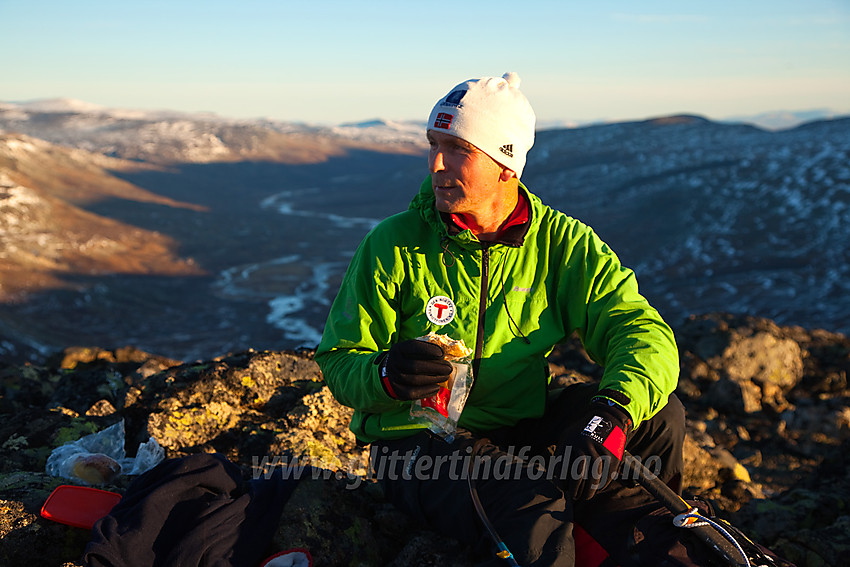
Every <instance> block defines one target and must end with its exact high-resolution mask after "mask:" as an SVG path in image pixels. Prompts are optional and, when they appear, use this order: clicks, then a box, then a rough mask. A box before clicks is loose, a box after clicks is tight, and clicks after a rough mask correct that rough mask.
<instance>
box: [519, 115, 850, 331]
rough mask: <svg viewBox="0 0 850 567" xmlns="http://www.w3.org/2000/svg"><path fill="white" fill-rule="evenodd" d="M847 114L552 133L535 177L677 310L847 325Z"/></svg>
mask: <svg viewBox="0 0 850 567" xmlns="http://www.w3.org/2000/svg"><path fill="white" fill-rule="evenodd" d="M848 164H850V119H841V120H834V121H824V122H818V123H813V124H809V125H805V126H801V127H798V128H795V129H792V130H786V131H782V132H765V131H762V130H758V129H756V128H752V127H748V126H742V125H738V126H730V125H721V124H715V123H711V122H708V121H705V120H703V119H699V118H695V117H678V118H669V119H665V120H655V121H649V122H642V123H625V124H612V125H607V126H599V127H593V128H587V129H582V130H566V131H565V130H561V131H552V132H544V133H541V135H540V136H539V137H538V141H537V145H536V146H535V149H534V150H533V152H532V155H531V156H530V159H529V165H528V166H527V168H526V170H527V171H528V172H529V174H528V175H527V176H526V179H525V181H526V182H527V183H528V184H529V185H530V186H531V187H533V188H534V190H535V191H537V192H538V193H539V194H541V195H542V196H543V197H544V198H545V199H546V200H547V201H548V202H549V203H550V204H552V205H553V206H555V207H556V208H561V209H563V210H566V211H568V212H569V213H570V214H572V215H573V216H575V217H577V218H579V219H582V220H584V221H586V222H587V223H588V224H590V225H591V226H593V227H594V228H595V229H596V230H597V231H598V232H599V233H600V234H601V235H602V237H603V238H604V239H605V240H607V241H608V242H609V243H610V244H611V245H612V247H613V248H614V249H615V250H616V251H617V252H618V253H619V255H620V256H621V259H622V260H623V262H624V263H626V264H627V265H629V266H631V267H633V268H634V269H635V270H636V272H637V274H638V276H639V281H640V282H641V284H642V287H643V288H644V290H645V291H646V292H647V294H648V295H650V296H652V297H653V298H654V299H655V302H656V303H658V304H660V306H663V309H662V311H667V312H669V314H670V315H671V316H673V317H675V318H678V317H683V316H686V315H687V314H689V313H692V312H705V311H710V310H729V311H737V312H748V313H756V314H760V315H764V316H767V317H772V318H775V319H777V320H779V321H782V322H786V323H795V322H796V323H800V324H808V325H814V326H824V327H827V328H833V329H838V330H842V331H844V332H848V331H850V165H848Z"/></svg>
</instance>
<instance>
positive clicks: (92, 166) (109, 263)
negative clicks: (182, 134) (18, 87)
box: [0, 135, 203, 301]
mask: <svg viewBox="0 0 850 567" xmlns="http://www.w3.org/2000/svg"><path fill="white" fill-rule="evenodd" d="M104 162H105V163H109V164H110V165H112V166H113V167H115V168H118V167H119V166H122V165H123V166H124V167H125V168H130V167H135V166H132V164H126V163H124V164H122V163H121V162H119V160H115V159H109V158H104V157H103V156H99V155H97V154H88V153H87V152H85V151H82V150H69V149H66V148H60V147H57V146H53V145H51V144H49V143H47V142H44V141H43V140H37V139H34V138H29V137H27V136H21V135H0V238H2V243H3V246H2V250H0V260H2V262H1V263H0V301H8V300H10V299H20V298H21V297H22V296H26V294H27V293H29V292H32V291H38V290H41V289H45V288H53V287H62V286H63V285H65V284H63V283H62V282H61V279H62V275H63V274H87V275H92V274H113V273H140V274H172V275H176V274H199V273H201V271H200V270H199V269H198V267H197V266H195V265H194V264H193V262H192V261H191V260H188V259H182V258H179V257H178V256H177V255H176V254H175V250H176V243H174V242H173V241H172V240H170V239H169V238H168V237H166V236H165V235H162V234H158V233H154V232H151V231H147V230H143V229H140V228H138V227H134V226H128V225H126V224H123V223H120V222H117V221H115V220H113V219H109V218H105V217H102V216H99V215H96V214H93V213H91V212H89V211H86V210H84V209H82V208H80V207H79V206H78V205H81V204H90V203H94V202H98V201H101V200H108V199H121V200H129V201H133V202H136V203H147V204H155V205H159V206H166V207H177V208H184V209H189V210H193V211H202V210H203V208H202V207H198V206H197V205H193V204H191V203H182V202H178V201H175V200H173V199H169V198H167V197H162V196H159V195H156V194H153V193H150V192H147V191H144V190H143V189H140V188H138V187H135V186H133V185H132V184H130V183H127V182H126V181H123V180H121V179H119V178H117V177H114V176H113V175H112V174H111V173H110V172H108V171H107V170H105V169H104V168H103V167H101V166H100V165H98V164H102V163H104Z"/></svg>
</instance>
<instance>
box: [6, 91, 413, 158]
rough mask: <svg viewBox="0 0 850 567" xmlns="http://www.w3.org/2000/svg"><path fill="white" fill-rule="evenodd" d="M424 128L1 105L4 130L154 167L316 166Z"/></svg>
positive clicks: (401, 146) (69, 105)
mask: <svg viewBox="0 0 850 567" xmlns="http://www.w3.org/2000/svg"><path fill="white" fill-rule="evenodd" d="M423 131H424V128H423V127H422V126H421V125H415V124H414V125H411V124H402V123H388V122H379V123H373V124H365V125H356V124H354V125H348V126H340V127H336V128H324V127H314V126H309V125H304V124H290V123H283V122H274V121H244V120H231V119H226V118H222V117H219V116H215V115H212V114H208V113H198V114H191V113H178V112H168V111H137V110H121V109H110V108H103V107H99V106H97V105H92V104H89V103H85V102H81V101H75V100H69V99H54V100H46V101H36V102H31V103H26V104H11V103H5V104H3V105H0V133H3V132H8V133H23V134H27V135H29V136H33V137H36V138H40V139H43V140H47V141H49V142H52V143H54V144H60V145H64V146H68V147H73V148H81V149H85V150H88V151H91V152H98V153H102V154H105V155H112V156H116V157H120V158H124V159H131V160H140V161H145V162H149V163H166V164H167V163H212V162H236V161H248V160H251V161H259V160H264V161H274V162H279V163H316V162H321V161H324V160H326V159H328V158H329V157H330V156H335V155H342V154H343V153H344V152H346V151H348V150H350V149H357V148H369V149H379V150H385V151H395V152H416V151H419V150H421V149H422V148H423V147H424V137H423V136H424V134H422V132H423Z"/></svg>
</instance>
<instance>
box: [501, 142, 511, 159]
mask: <svg viewBox="0 0 850 567" xmlns="http://www.w3.org/2000/svg"><path fill="white" fill-rule="evenodd" d="M499 151H500V152H502V153H503V154H505V155H506V156H508V157H514V145H513V144H505V145H504V146H502V147H501V148H499Z"/></svg>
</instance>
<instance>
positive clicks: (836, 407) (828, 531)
mask: <svg viewBox="0 0 850 567" xmlns="http://www.w3.org/2000/svg"><path fill="white" fill-rule="evenodd" d="M677 337H678V338H679V344H680V355H681V360H682V374H681V379H680V387H679V389H678V393H679V396H680V397H681V398H682V399H683V401H684V403H685V406H686V409H687V412H688V424H687V436H686V441H685V475H684V491H685V493H686V494H688V495H699V496H702V497H706V498H711V499H713V500H714V501H715V502H717V504H718V505H719V507H720V511H721V515H723V516H726V517H730V518H731V519H732V520H733V521H734V523H735V524H736V525H737V526H739V527H740V528H742V529H743V530H744V532H745V533H751V534H753V535H755V536H756V538H757V539H758V541H760V542H761V543H763V544H765V545H767V546H768V547H771V548H776V549H778V550H780V551H781V552H782V553H786V554H787V555H788V556H789V557H792V558H797V559H798V561H799V563H798V564H799V565H801V566H802V565H809V564H811V565H815V564H838V563H840V561H841V559H842V558H843V557H846V555H842V552H843V551H846V544H847V542H846V534H847V528H848V519H847V518H848V514H847V510H850V486H848V485H847V479H846V475H844V477H842V476H841V475H842V474H844V473H843V471H844V470H846V468H847V466H848V465H850V463H847V462H846V461H840V462H837V463H832V462H831V461H830V460H829V459H827V457H828V456H829V455H836V454H840V455H842V458H846V457H844V456H845V455H850V451H848V450H847V449H850V445H848V444H850V428H848V426H849V425H850V423H849V422H850V410H848V409H847V408H848V406H850V403H848V402H850V392H848V389H847V381H846V373H847V371H848V370H850V341H848V340H847V338H846V337H844V336H843V335H836V334H832V333H827V332H825V331H817V330H812V331H808V330H803V329H799V328H792V327H779V326H777V325H775V324H773V323H772V322H770V321H767V320H762V319H758V318H751V317H749V318H745V317H734V316H731V315H724V314H711V315H707V316H703V317H696V318H692V319H691V320H689V321H687V322H686V323H685V324H684V325H683V326H682V327H681V328H680V329H677ZM789 341H790V342H791V343H793V344H794V345H796V346H797V350H795V348H794V347H793V346H791V344H790V343H789ZM762 348H765V349H767V351H768V352H771V353H773V355H775V356H776V357H777V358H776V360H775V361H774V362H776V364H775V365H774V366H771V364H773V362H770V361H765V360H762V358H763V353H762V352H761V351H759V349H762ZM757 351H758V352H757ZM754 360H755V361H760V362H753V361H754ZM797 361H799V362H800V363H801V366H798V365H797ZM550 366H551V368H552V373H553V375H554V376H555V379H554V380H553V385H555V386H563V385H566V384H569V383H573V382H577V381H580V382H586V381H592V380H598V379H599V377H600V376H601V374H602V371H601V369H600V368H599V367H597V366H595V365H593V364H592V363H590V361H589V359H588V358H587V357H586V355H585V354H584V352H583V349H582V348H581V346H580V343H578V341H577V340H575V339H572V340H571V341H570V342H569V343H568V344H567V345H565V346H564V347H563V348H558V349H556V350H555V351H554V352H553V353H552V356H551V357H550ZM721 384H722V385H721ZM0 388H2V389H0V510H2V512H3V513H2V514H0V518H2V519H1V520H0V564H3V565H5V564H8V565H16V564H27V565H31V566H36V567H37V566H38V565H51V566H53V565H61V564H64V565H66V566H71V565H78V563H75V562H76V561H78V560H79V559H80V556H81V554H82V551H83V549H84V547H85V544H86V542H87V540H88V532H86V531H85V530H80V529H79V528H72V527H68V526H64V525H60V524H56V523H54V522H50V521H48V520H45V519H43V518H41V517H40V516H39V509H40V507H41V505H42V504H43V502H44V500H45V499H46V498H47V496H48V495H49V494H50V492H51V491H52V490H53V488H55V487H56V486H57V485H59V484H61V483H63V482H66V481H64V480H62V479H56V478H52V477H49V476H47V475H46V474H45V473H44V465H45V461H46V459H47V457H48V455H49V454H50V452H51V451H52V449H53V448H55V447H57V446H59V445H61V444H62V443H64V442H66V441H73V440H76V439H78V438H80V437H82V436H83V435H86V434H89V433H93V432H95V431H100V430H102V429H103V428H105V427H107V426H109V425H112V424H113V423H115V422H117V421H118V420H120V419H124V420H125V424H126V431H127V440H126V446H127V450H128V453H129V456H133V451H134V448H135V447H136V446H137V445H138V443H140V442H142V441H146V440H147V439H148V437H149V436H150V435H153V436H154V437H155V438H156V439H157V440H158V441H159V442H160V444H162V445H163V446H164V447H165V449H166V456H167V457H180V456H185V455H189V454H193V453H198V452H212V451H214V452H219V453H222V454H224V455H225V456H227V457H228V459H229V460H231V461H232V462H234V463H236V464H237V465H238V466H239V467H240V469H241V470H242V471H243V475H244V477H245V478H246V479H249V478H253V477H257V476H260V475H263V474H265V473H267V472H269V471H271V470H273V469H275V468H276V467H280V466H281V465H282V463H288V464H290V465H291V464H293V463H296V464H298V463H301V464H309V465H312V467H314V468H308V469H305V471H307V472H306V473H305V474H307V475H308V477H309V478H306V479H305V480H303V481H302V482H301V483H300V485H299V487H298V489H297V490H296V491H295V494H294V495H293V496H292V498H291V500H290V501H289V502H288V503H287V506H286V511H285V517H284V519H283V520H282V521H281V523H280V525H279V526H278V530H277V533H276V535H275V541H274V545H275V547H276V548H277V549H283V548H288V547H306V548H308V549H310V550H311V553H312V554H313V556H314V558H316V564H317V565H319V564H325V565H348V564H350V563H351V561H352V560H356V561H357V562H358V564H360V565H396V566H402V565H445V564H453V565H462V566H463V565H471V564H472V559H471V557H470V551H469V550H468V549H465V548H463V547H462V546H460V545H459V544H458V543H457V542H454V541H452V540H450V539H449V538H445V537H441V536H438V535H437V534H435V533H433V532H430V531H428V530H426V529H424V528H423V527H422V526H420V525H418V524H417V523H416V522H415V521H414V520H413V519H411V518H408V517H406V516H404V515H403V514H401V513H400V512H398V511H397V510H395V509H394V508H393V507H392V506H391V505H389V504H388V503H387V502H386V501H385V500H384V498H383V495H382V493H381V491H380V490H379V489H378V487H377V485H376V484H375V482H374V481H373V480H371V479H369V478H367V475H366V472H367V468H366V466H367V462H368V449H367V448H364V447H361V446H358V445H357V444H356V442H355V440H354V438H353V436H352V435H351V433H350V431H349V430H348V420H349V418H350V416H351V410H350V409H349V408H345V407H343V406H341V405H340V404H338V403H337V402H336V401H335V400H334V399H333V396H332V395H331V394H330V392H329V390H328V389H327V387H326V386H325V385H324V383H323V381H322V377H321V373H320V372H319V369H318V366H317V365H316V364H315V362H314V361H313V359H312V353H311V352H309V351H300V352H270V351H264V352H254V351H247V352H242V353H236V354H230V355H227V356H222V357H220V358H217V359H214V360H210V361H203V362H197V363H191V364H182V363H179V362H177V361H170V360H168V359H164V358H162V357H156V356H154V355H146V354H145V353H142V352H141V351H138V350H135V349H131V348H127V349H118V350H116V351H105V350H101V349H68V350H66V351H65V352H64V353H61V355H57V356H56V357H54V358H53V359H52V362H51V363H50V365H45V366H36V365H31V364H24V365H19V366H6V367H0ZM724 388H725V390H724ZM842 467H843V468H842ZM131 480H132V479H131V478H130V477H128V476H126V475H123V476H119V477H117V478H116V479H115V480H114V481H113V484H110V485H106V486H103V487H101V488H105V489H107V490H114V491H117V492H122V491H124V490H126V488H127V486H128V485H129V483H130V481H131ZM824 511H826V512H824ZM32 550H39V554H38V555H36V556H33V552H32ZM818 562H821V563H818Z"/></svg>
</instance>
